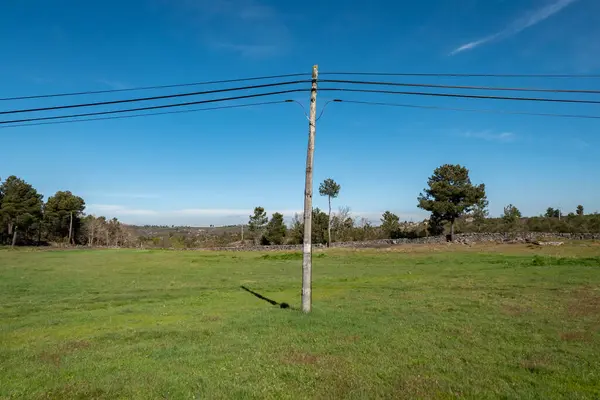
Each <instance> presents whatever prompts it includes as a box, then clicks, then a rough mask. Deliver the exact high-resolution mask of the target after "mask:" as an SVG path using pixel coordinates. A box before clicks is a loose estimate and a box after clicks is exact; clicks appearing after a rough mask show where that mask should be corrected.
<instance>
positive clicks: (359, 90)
mask: <svg viewBox="0 0 600 400" xmlns="http://www.w3.org/2000/svg"><path fill="white" fill-rule="evenodd" d="M319 90H320V91H338V92H357V93H383V94H403V95H416V96H433V97H455V98H467V99H487V100H517V101H540V102H550V103H578V104H600V100H573V99H548V98H543V97H506V96H491V95H490V96H486V95H475V94H457V93H429V92H403V91H395V90H375V89H348V88H320V89H319Z"/></svg>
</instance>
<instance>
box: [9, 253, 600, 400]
mask: <svg viewBox="0 0 600 400" xmlns="http://www.w3.org/2000/svg"><path fill="white" fill-rule="evenodd" d="M599 256H600V246H597V245H594V244H586V245H572V244H569V245H567V246H565V247H564V248H558V249H555V248H553V249H548V248H543V249H532V248H527V247H524V246H518V245H514V246H513V247H510V246H496V247H493V246H489V247H475V248H468V247H462V246H451V247H447V246H437V247H425V246H423V247H414V248H413V247H403V248H399V249H397V250H392V251H389V250H379V251H375V250H371V251H350V250H343V251H342V250H332V251H328V252H320V253H315V258H314V282H313V291H314V311H313V312H312V313H311V314H309V315H305V314H302V313H301V312H299V311H297V310H292V309H280V308H278V307H276V306H271V305H270V304H269V303H267V302H265V301H263V300H260V299H258V298H256V297H254V296H252V295H251V294H250V293H248V292H246V291H244V290H242V289H240V285H244V286H247V287H249V288H250V289H252V290H254V291H257V292H259V293H261V294H262V295H264V296H266V297H269V298H272V299H274V300H276V301H279V302H287V303H289V304H291V305H292V306H293V307H298V306H299V302H300V301H299V300H300V298H299V297H300V296H299V294H300V277H301V266H300V265H301V261H300V260H301V257H300V256H299V255H298V254H296V253H268V254H261V253H237V252H231V253H212V252H191V251H190V252H174V251H141V250H140V251H136V250H98V251H92V250H90V251H85V250H64V251H29V250H19V251H11V250H7V249H0V324H1V328H0V398H22V399H56V398H58V399H60V398H63V399H74V398H80V399H84V398H98V399H193V398H196V399H199V398H202V399H232V398H240V399H241V398H244V399H265V398H276V399H285V398H320V399H337V398H340V399H353V398H394V399H402V398H406V399H415V398H457V397H459V398H473V399H486V398H505V399H524V398H532V399H533V398H538V399H555V398H569V399H576V398H589V399H598V398H600V257H599Z"/></svg>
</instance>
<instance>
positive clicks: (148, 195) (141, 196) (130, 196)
mask: <svg viewBox="0 0 600 400" xmlns="http://www.w3.org/2000/svg"><path fill="white" fill-rule="evenodd" d="M94 196H102V197H113V198H122V199H158V198H159V197H160V196H159V195H158V194H154V193H125V192H124V193H118V192H117V193H94Z"/></svg>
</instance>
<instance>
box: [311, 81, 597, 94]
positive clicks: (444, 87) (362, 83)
mask: <svg viewBox="0 0 600 400" xmlns="http://www.w3.org/2000/svg"><path fill="white" fill-rule="evenodd" d="M323 82H328V83H348V84H357V85H379V86H406V87H426V88H436V89H468V90H498V91H502V90H503V91H517V92H544V93H584V94H600V90H585V89H582V90H580V89H546V88H521V87H518V88H515V87H497V86H464V85H439V84H433V83H405V82H373V81H348V80H343V79H321V80H320V81H319V83H323Z"/></svg>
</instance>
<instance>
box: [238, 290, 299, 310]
mask: <svg viewBox="0 0 600 400" xmlns="http://www.w3.org/2000/svg"><path fill="white" fill-rule="evenodd" d="M240 287H241V288H242V289H244V290H245V291H246V292H250V293H252V294H253V295H255V296H256V297H258V298H259V299H261V300H264V301H267V302H269V303H271V304H272V305H274V306H279V307H281V308H291V309H293V307H290V305H289V304H288V303H278V302H276V301H275V300H271V299H269V298H267V297H265V296H263V295H262V294H260V293H256V292H255V291H253V290H250V289H248V288H247V287H246V286H243V285H242V286H240Z"/></svg>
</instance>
